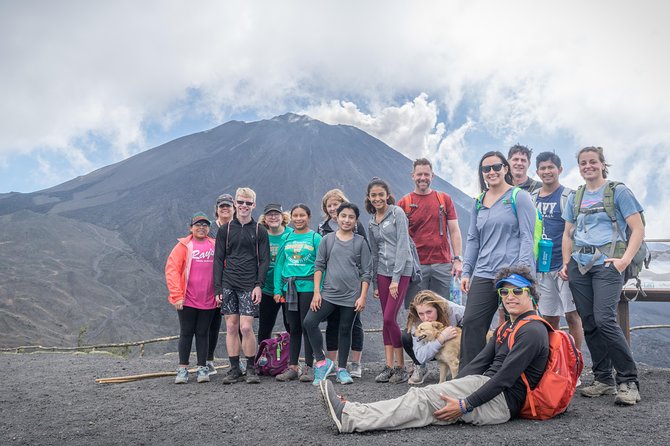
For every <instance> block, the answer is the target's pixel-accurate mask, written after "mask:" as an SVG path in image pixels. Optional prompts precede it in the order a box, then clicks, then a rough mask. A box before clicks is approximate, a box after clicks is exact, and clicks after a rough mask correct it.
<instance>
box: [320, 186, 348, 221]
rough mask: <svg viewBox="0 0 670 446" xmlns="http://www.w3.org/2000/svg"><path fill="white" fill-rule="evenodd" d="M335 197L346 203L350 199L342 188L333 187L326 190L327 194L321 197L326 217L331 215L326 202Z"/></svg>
mask: <svg viewBox="0 0 670 446" xmlns="http://www.w3.org/2000/svg"><path fill="white" fill-rule="evenodd" d="M333 198H334V199H336V200H339V201H340V203H345V202H348V201H349V200H348V199H347V197H345V196H344V192H342V191H341V190H340V189H331V190H329V191H328V192H326V194H325V195H324V196H323V198H322V199H321V209H322V210H323V214H324V215H325V216H326V217H328V216H329V214H328V208H327V207H326V203H327V202H328V200H331V199H333Z"/></svg>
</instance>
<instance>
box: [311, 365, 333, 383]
mask: <svg viewBox="0 0 670 446" xmlns="http://www.w3.org/2000/svg"><path fill="white" fill-rule="evenodd" d="M315 365H316V364H315ZM334 366H335V364H334V363H333V361H331V360H330V359H329V358H326V359H325V360H324V361H322V364H321V365H320V366H316V367H314V381H312V385H313V386H318V385H319V381H323V380H324V379H326V376H328V374H329V373H330V371H331V370H333V367H334Z"/></svg>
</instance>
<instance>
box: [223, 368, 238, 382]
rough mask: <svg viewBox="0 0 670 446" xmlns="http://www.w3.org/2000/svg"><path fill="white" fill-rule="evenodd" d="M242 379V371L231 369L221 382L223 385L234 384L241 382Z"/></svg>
mask: <svg viewBox="0 0 670 446" xmlns="http://www.w3.org/2000/svg"><path fill="white" fill-rule="evenodd" d="M241 377H242V372H241V371H240V369H238V368H237V367H233V368H231V369H228V371H227V372H226V374H225V375H223V379H222V380H221V382H222V383H223V384H234V383H236V382H238V381H240V378H241Z"/></svg>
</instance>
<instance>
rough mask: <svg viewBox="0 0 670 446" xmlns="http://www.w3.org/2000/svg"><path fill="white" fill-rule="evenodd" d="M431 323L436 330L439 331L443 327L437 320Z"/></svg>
mask: <svg viewBox="0 0 670 446" xmlns="http://www.w3.org/2000/svg"><path fill="white" fill-rule="evenodd" d="M432 325H433V328H435V329H436V330H440V331H442V328H443V327H444V325H442V323H441V322H438V321H433V322H432Z"/></svg>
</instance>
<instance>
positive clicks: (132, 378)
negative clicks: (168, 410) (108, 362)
mask: <svg viewBox="0 0 670 446" xmlns="http://www.w3.org/2000/svg"><path fill="white" fill-rule="evenodd" d="M228 367H229V366H228V365H220V366H217V367H214V368H215V369H217V370H219V369H225V368H228ZM196 370H197V369H196V368H193V369H189V371H188V372H189V373H195V372H196ZM176 374H177V372H153V373H142V374H140V375H128V376H113V377H110V378H97V379H96V380H95V382H96V383H98V384H118V383H127V382H132V381H140V380H142V379H149V378H162V377H165V376H175V375H176Z"/></svg>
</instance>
